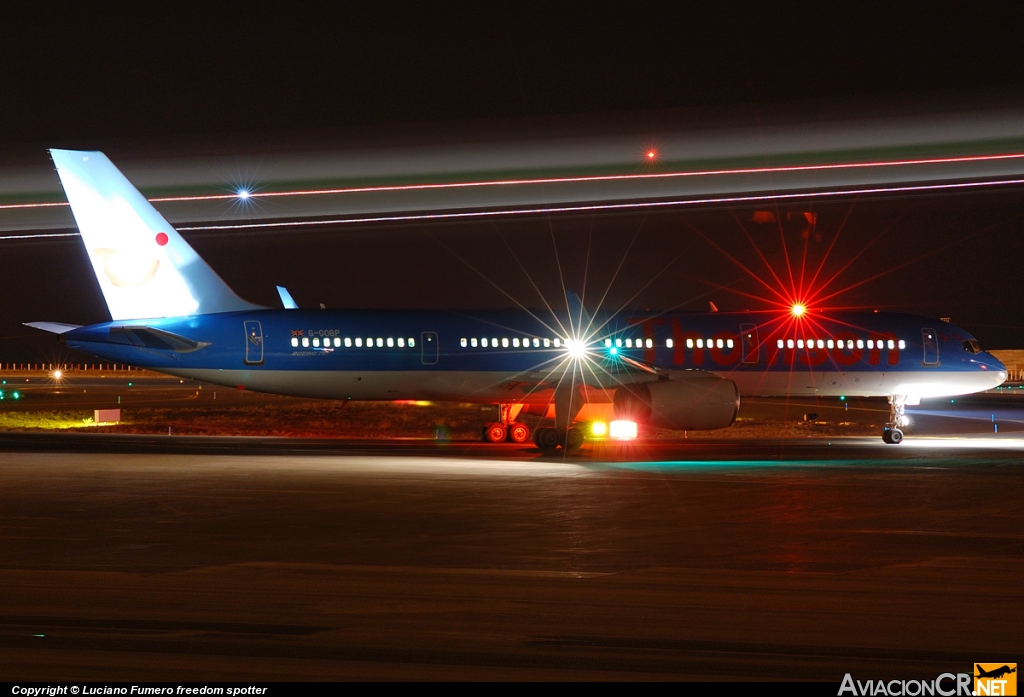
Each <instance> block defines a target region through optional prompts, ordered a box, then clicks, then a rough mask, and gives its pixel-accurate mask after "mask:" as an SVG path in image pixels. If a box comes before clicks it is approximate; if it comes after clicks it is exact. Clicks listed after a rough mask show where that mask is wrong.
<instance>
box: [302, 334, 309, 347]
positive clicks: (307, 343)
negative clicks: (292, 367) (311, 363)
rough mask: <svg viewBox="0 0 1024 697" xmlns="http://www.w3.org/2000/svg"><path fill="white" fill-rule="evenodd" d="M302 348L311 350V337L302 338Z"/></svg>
mask: <svg viewBox="0 0 1024 697" xmlns="http://www.w3.org/2000/svg"><path fill="white" fill-rule="evenodd" d="M302 346H303V347H304V348H309V337H305V336H304V337H302Z"/></svg>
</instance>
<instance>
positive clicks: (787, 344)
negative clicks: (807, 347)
mask: <svg viewBox="0 0 1024 697" xmlns="http://www.w3.org/2000/svg"><path fill="white" fill-rule="evenodd" d="M793 345H794V344H793V340H792V339H786V348H788V349H791V348H793Z"/></svg>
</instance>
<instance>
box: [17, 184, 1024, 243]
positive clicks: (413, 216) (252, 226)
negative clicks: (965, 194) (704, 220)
mask: <svg viewBox="0 0 1024 697" xmlns="http://www.w3.org/2000/svg"><path fill="white" fill-rule="evenodd" d="M1020 184H1024V178H1021V179H996V180H989V181H982V182H955V183H948V184H915V185H908V186H875V187H867V188H859V189H837V190H832V191H810V192H799V193H786V194H747V195H740V196H715V197H705V198H692V199H673V200H660V201H634V202H628V203H594V204H581V205H568V206H544V207H536V208H510V209H498V210H485V211H459V212H454V213H410V214H403V215H381V216H364V217H359V218H332V219H329V220H284V221H272V222H265V223H226V224H218V225H191V226H175V230H178V231H179V232H198V231H216V230H256V229H265V228H286V227H310V226H323V225H350V224H359V223H397V222H416V221H439V220H459V219H473V218H495V217H501V216H511V215H538V214H545V213H598V212H611V211H629V210H645V209H652V208H655V209H656V208H671V207H682V206H695V205H703V204H715V203H760V202H765V201H791V200H801V199H813V198H839V197H843V196H861V195H867V194H899V193H921V192H928V191H955V190H961V189H980V188H984V187H991V186H1011V185H1020ZM259 195H260V196H263V195H264V194H259ZM255 197H256V195H254V196H253V197H252V198H255ZM65 205H66V204H65ZM78 234H79V233H77V232H62V233H33V234H28V235H0V242H2V241H5V240H25V239H37V238H45V237H77V236H78Z"/></svg>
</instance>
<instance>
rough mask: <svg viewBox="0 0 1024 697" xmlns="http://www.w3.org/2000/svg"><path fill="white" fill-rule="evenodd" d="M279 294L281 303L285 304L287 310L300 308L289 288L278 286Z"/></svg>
mask: <svg viewBox="0 0 1024 697" xmlns="http://www.w3.org/2000/svg"><path fill="white" fill-rule="evenodd" d="M277 294H278V295H280V296H281V304H282V305H284V309H286V310H298V309H299V306H298V304H297V303H296V302H295V300H294V299H293V298H292V294H291V293H289V292H288V289H287V288H285V287H284V286H278V287H277Z"/></svg>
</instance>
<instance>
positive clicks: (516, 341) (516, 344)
mask: <svg viewBox="0 0 1024 697" xmlns="http://www.w3.org/2000/svg"><path fill="white" fill-rule="evenodd" d="M512 347H513V348H519V337H518V336H514V337H512Z"/></svg>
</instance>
